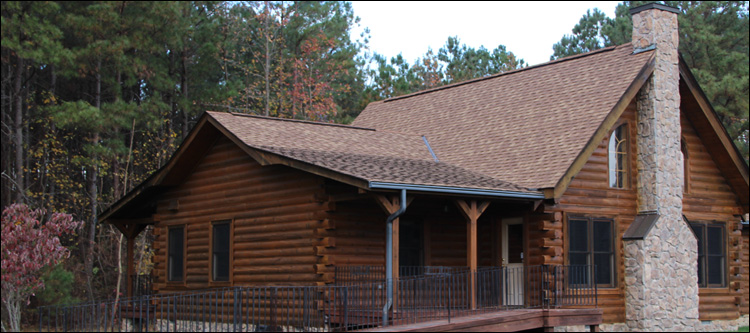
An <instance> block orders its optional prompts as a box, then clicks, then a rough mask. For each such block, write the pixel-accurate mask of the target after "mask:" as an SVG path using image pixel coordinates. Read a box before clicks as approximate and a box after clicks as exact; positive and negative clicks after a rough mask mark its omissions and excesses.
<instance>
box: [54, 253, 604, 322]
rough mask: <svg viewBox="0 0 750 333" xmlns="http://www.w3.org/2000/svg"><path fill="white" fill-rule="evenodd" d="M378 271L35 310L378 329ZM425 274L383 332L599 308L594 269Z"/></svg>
mask: <svg viewBox="0 0 750 333" xmlns="http://www.w3.org/2000/svg"><path fill="white" fill-rule="evenodd" d="M377 271H378V270H377V269H375V270H370V271H367V270H358V269H354V268H351V267H350V268H342V269H340V270H339V269H337V273H339V272H347V273H346V274H350V275H346V276H349V277H350V278H347V279H341V280H340V281H339V282H342V284H334V285H327V286H306V287H231V288H221V289H212V290H203V291H194V292H189V293H176V294H156V295H146V296H141V297H133V298H124V299H120V300H119V301H117V302H114V301H112V300H110V301H100V302H90V303H81V304H74V305H68V306H48V307H40V308H39V314H40V316H39V330H40V331H192V332H195V331H198V330H200V331H222V332H228V331H232V332H235V331H256V332H257V331H287V332H289V331H317V332H322V331H326V332H329V331H352V330H359V329H367V328H376V327H380V326H382V324H383V317H382V315H383V314H382V309H383V306H384V304H385V301H386V288H385V287H386V284H385V282H386V281H385V279H382V278H378V277H377V276H376V275H373V274H377ZM357 272H359V273H362V274H360V275H357V274H354V273H357ZM422 272H424V274H422V275H412V276H403V277H400V278H399V279H395V280H394V291H395V299H394V304H393V309H392V311H391V313H389V315H388V319H389V322H388V324H389V325H404V324H412V323H420V322H426V321H432V320H440V319H443V320H444V319H448V320H450V319H452V318H457V317H463V316H469V315H475V314H482V313H488V312H493V311H501V310H510V309H532V308H538V309H548V308H553V307H554V308H559V307H565V306H595V305H596V284H595V281H594V280H593V274H592V269H591V267H590V266H577V267H576V266H526V267H518V268H508V267H483V268H481V269H478V270H476V271H473V272H472V271H469V270H467V269H465V268H456V269H450V270H444V271H441V270H439V269H424V270H423V271H422ZM340 277H341V276H339V278H340ZM355 277H361V278H362V280H359V281H358V280H357V279H356V278H355ZM378 279H379V280H378ZM373 280H378V281H373ZM472 280H474V281H475V284H474V293H473V294H472V287H471V281H472ZM472 295H473V296H472Z"/></svg>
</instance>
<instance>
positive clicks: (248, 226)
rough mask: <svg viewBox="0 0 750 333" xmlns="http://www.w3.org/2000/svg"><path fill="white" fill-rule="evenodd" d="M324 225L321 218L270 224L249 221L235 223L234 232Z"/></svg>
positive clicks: (244, 232)
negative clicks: (250, 222)
mask: <svg viewBox="0 0 750 333" xmlns="http://www.w3.org/2000/svg"><path fill="white" fill-rule="evenodd" d="M320 226H322V223H321V221H320V220H307V221H290V222H277V223H268V224H265V223H264V224H260V225H258V224H249V223H242V224H240V223H237V222H235V225H234V234H235V235H242V234H251V233H263V232H274V231H299V230H312V229H316V228H319V227H320Z"/></svg>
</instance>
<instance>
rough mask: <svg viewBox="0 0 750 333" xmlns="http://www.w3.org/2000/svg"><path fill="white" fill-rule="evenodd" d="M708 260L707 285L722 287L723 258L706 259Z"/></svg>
mask: <svg viewBox="0 0 750 333" xmlns="http://www.w3.org/2000/svg"><path fill="white" fill-rule="evenodd" d="M706 259H708V260H706V261H707V264H708V271H707V273H708V284H713V285H721V286H723V285H724V258H723V257H711V256H709V257H708V258H706Z"/></svg>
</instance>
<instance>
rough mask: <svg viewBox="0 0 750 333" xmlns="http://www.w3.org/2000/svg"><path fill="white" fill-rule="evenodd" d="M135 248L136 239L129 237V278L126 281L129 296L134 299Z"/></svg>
mask: <svg viewBox="0 0 750 333" xmlns="http://www.w3.org/2000/svg"><path fill="white" fill-rule="evenodd" d="M134 247H135V237H132V238H131V237H128V260H127V265H128V269H127V272H128V278H127V279H126V281H128V285H127V296H128V297H133V292H134V290H133V275H135V262H134V261H135V260H134V259H135V257H134V256H133V248H134Z"/></svg>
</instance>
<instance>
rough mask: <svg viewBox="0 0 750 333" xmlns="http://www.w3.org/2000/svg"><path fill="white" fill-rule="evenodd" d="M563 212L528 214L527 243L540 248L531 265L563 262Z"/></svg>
mask: <svg viewBox="0 0 750 333" xmlns="http://www.w3.org/2000/svg"><path fill="white" fill-rule="evenodd" d="M562 219H563V214H562V213H561V212H550V213H535V214H531V215H529V245H530V246H533V247H535V248H539V249H541V256H540V257H538V259H535V261H534V262H533V263H531V264H532V265H535V264H541V265H561V264H562V263H563V257H562V255H563V224H562Z"/></svg>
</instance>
